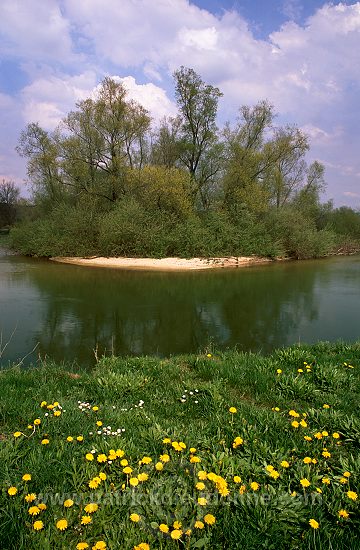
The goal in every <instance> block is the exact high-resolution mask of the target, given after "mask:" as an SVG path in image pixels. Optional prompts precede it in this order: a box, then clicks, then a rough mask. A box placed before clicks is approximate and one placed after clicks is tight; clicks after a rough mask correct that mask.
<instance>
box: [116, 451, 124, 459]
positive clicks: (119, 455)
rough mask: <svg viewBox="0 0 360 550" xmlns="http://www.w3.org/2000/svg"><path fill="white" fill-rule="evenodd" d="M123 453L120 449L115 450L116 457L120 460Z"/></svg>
mask: <svg viewBox="0 0 360 550" xmlns="http://www.w3.org/2000/svg"><path fill="white" fill-rule="evenodd" d="M124 454H125V452H124V451H123V450H122V449H116V456H117V457H119V458H121V457H123V456H124Z"/></svg>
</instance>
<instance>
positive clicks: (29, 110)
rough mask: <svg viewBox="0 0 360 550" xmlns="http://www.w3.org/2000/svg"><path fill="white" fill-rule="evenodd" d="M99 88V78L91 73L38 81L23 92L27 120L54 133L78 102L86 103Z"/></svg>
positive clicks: (48, 77)
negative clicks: (96, 87)
mask: <svg viewBox="0 0 360 550" xmlns="http://www.w3.org/2000/svg"><path fill="white" fill-rule="evenodd" d="M95 85H96V75H95V74H94V73H93V72H91V71H87V72H85V73H81V74H79V75H76V76H69V75H64V74H55V75H49V76H43V77H40V78H38V79H37V80H34V82H32V83H31V84H30V85H28V86H26V87H25V88H24V89H23V91H22V94H21V95H22V98H21V99H22V104H23V109H22V113H23V118H24V121H25V122H26V123H29V122H38V123H39V124H40V126H42V127H44V128H45V129H46V130H53V129H54V128H55V127H56V126H57V125H58V124H59V122H60V121H61V119H62V118H64V117H65V115H66V114H67V113H68V112H69V111H70V110H72V109H74V108H75V104H76V102H78V101H81V100H83V99H86V98H87V97H89V95H90V94H91V91H92V90H93V88H94V86H95Z"/></svg>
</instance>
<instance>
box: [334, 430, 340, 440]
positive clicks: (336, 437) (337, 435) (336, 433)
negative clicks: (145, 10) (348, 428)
mask: <svg viewBox="0 0 360 550" xmlns="http://www.w3.org/2000/svg"><path fill="white" fill-rule="evenodd" d="M332 436H333V438H334V439H339V437H340V434H339V433H338V432H334V433H333V434H332Z"/></svg>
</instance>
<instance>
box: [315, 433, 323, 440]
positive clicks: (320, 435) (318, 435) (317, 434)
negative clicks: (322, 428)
mask: <svg viewBox="0 0 360 550" xmlns="http://www.w3.org/2000/svg"><path fill="white" fill-rule="evenodd" d="M314 437H315V438H316V439H322V437H323V434H322V433H321V432H316V434H314Z"/></svg>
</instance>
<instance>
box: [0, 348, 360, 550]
mask: <svg viewBox="0 0 360 550" xmlns="http://www.w3.org/2000/svg"><path fill="white" fill-rule="evenodd" d="M0 382H1V389H2V398H1V406H0V422H1V427H0V453H1V456H0V460H1V464H2V468H1V471H0V476H1V493H0V509H1V510H2V513H1V521H0V540H1V548H2V550H8V549H9V550H10V549H14V550H15V549H16V550H20V549H26V550H35V549H39V548H41V549H42V550H47V549H49V550H50V549H65V548H66V549H75V548H76V549H78V550H79V549H81V548H84V549H85V548H88V547H89V548H94V549H101V548H105V545H106V548H108V549H120V548H121V549H124V550H127V549H132V548H134V547H135V548H137V549H143V550H145V549H146V548H148V546H147V545H149V548H151V549H155V548H156V549H167V548H169V549H170V548H174V549H175V548H205V549H212V550H213V549H219V550H220V549H242V548H246V549H247V550H251V549H255V548H256V549H258V548H266V549H277V550H280V549H283V550H285V549H291V548H293V549H295V548H296V549H310V548H311V549H315V548H316V549H325V548H326V549H328V548H332V549H334V550H336V549H338V550H343V549H345V548H351V549H357V548H360V541H359V538H358V533H359V528H360V517H359V507H358V502H359V496H358V494H357V487H358V485H359V481H360V459H359V446H360V421H359V411H360V400H359V395H360V344H357V345H353V346H348V345H345V344H337V345H327V344H318V345H316V346H313V347H305V346H304V347H294V348H289V349H286V350H281V351H277V352H274V353H273V354H272V355H271V356H269V357H264V356H260V355H251V354H242V353H237V352H235V351H229V352H226V353H211V354H204V355H199V356H178V357H174V358H171V359H168V360H159V359H155V358H130V359H120V358H107V359H103V360H101V361H100V362H99V363H98V366H97V368H96V369H95V370H94V371H92V372H86V371H84V370H81V369H79V368H75V367H74V366H72V367H70V366H58V365H55V364H51V363H48V364H44V365H43V366H41V367H39V368H36V369H30V370H27V371H20V370H8V371H6V372H2V373H1V374H0ZM42 402H43V403H42ZM45 402H46V403H45ZM229 409H230V410H229ZM195 449H196V450H195ZM26 474H28V475H26ZM23 476H25V479H24V477H23ZM29 477H31V479H28V478H29ZM33 493H34V496H31V495H32V494H33ZM32 499H33V500H32ZM89 505H90V506H89ZM177 522H178V523H177ZM81 543H83V544H81ZM87 545H88V546H87Z"/></svg>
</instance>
